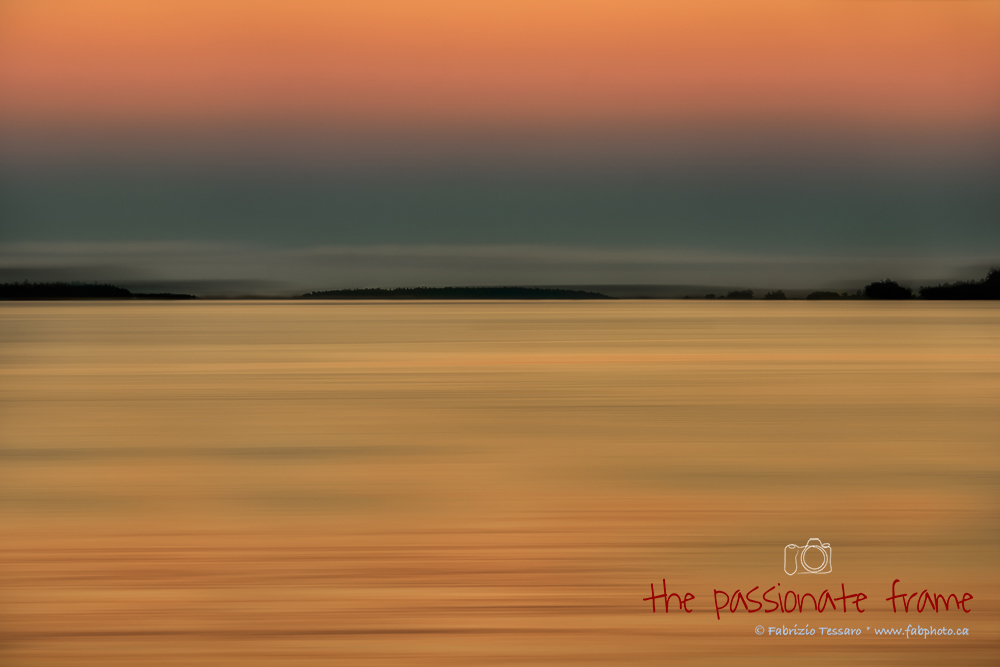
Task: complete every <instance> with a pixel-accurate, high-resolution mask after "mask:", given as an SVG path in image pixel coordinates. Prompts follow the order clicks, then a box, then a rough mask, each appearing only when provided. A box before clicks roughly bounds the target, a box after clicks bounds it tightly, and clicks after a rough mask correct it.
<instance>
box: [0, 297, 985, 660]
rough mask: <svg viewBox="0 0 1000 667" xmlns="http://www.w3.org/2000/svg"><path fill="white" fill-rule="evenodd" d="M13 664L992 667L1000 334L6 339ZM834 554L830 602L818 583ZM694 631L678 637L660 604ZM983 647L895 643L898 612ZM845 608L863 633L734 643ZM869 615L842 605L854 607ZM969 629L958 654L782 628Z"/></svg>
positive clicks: (223, 322) (1, 611)
mask: <svg viewBox="0 0 1000 667" xmlns="http://www.w3.org/2000/svg"><path fill="white" fill-rule="evenodd" d="M0 321H2V328H0V340H2V348H0V354H2V359H0V376H2V380H0V383H2V384H0V391H2V395H0V396H2V405H0V410H2V412H0V418H2V431H0V528H2V541H0V663H2V664H3V665H4V666H5V667H7V666H20V665H24V666H40V665H68V664H73V665H115V664H121V665H139V664H141V665H181V664H183V665H240V666H252V665H330V664H342V665H381V664H393V665H400V664H405V665H500V664H503V665H514V664H517V665H532V664H537V665H543V664H544V665H548V664H551V665H570V664H572V665H620V664H630V665H663V664H671V662H677V663H681V664H704V665H722V664H726V665H731V664H744V665H765V664H766V665H773V664H787V665H793V664H802V663H803V661H808V662H809V663H810V664H829V665H837V664H898V665H903V664H906V665H914V664H919V665H942V664H963V665H978V664H983V665H985V664H996V662H997V660H998V657H1000V636H998V628H1000V623H998V621H1000V614H998V612H1000V606H998V599H1000V572H998V569H997V555H996V554H997V550H998V547H1000V505H998V500H1000V497H998V480H1000V476H998V469H1000V454H998V442H1000V437H998V436H1000V308H998V307H997V306H996V305H993V304H984V303H960V304H949V303H919V302H915V303H875V302H848V303H830V302H826V303H814V302H787V303H763V302H747V303H714V302H703V301H697V302H687V301H670V302H611V303H529V304H519V303H446V304H442V303H408V304H396V303H351V304H334V303H295V302H214V303H213V302H203V303H80V304H71V303H42V304H3V305H2V306H0ZM811 537H819V538H820V539H822V540H823V541H824V542H829V543H830V544H831V545H832V549H833V555H832V563H833V572H832V573H831V574H828V575H806V576H799V575H797V576H795V577H788V576H787V575H785V574H784V573H783V571H782V566H783V549H784V546H785V545H786V544H789V543H796V544H805V541H806V540H807V539H809V538H811ZM664 578H665V579H666V580H667V583H668V586H669V588H670V589H671V590H676V591H679V592H684V591H690V592H692V593H694V594H695V595H696V596H697V597H696V600H695V601H694V602H693V603H692V605H693V606H694V608H695V609H696V611H695V613H692V614H690V615H687V614H681V613H679V612H677V611H676V609H673V610H672V611H671V612H670V613H669V614H663V613H656V614H654V613H652V611H651V608H650V604H649V602H643V601H642V598H643V597H647V596H648V595H649V586H650V583H651V582H656V583H657V585H658V586H659V585H660V581H661V579H664ZM897 578H898V579H900V580H901V584H900V589H902V590H907V591H911V592H916V591H919V590H922V589H924V588H928V589H930V590H931V591H936V592H943V593H948V592H955V593H958V594H959V595H961V594H962V593H963V592H970V593H971V594H972V595H974V597H975V599H974V601H973V602H972V603H971V604H970V607H971V608H972V610H973V611H972V613H970V614H962V613H960V612H948V613H939V614H936V615H935V614H927V613H925V614H922V615H916V614H913V613H911V614H909V615H908V616H904V615H902V614H897V615H896V616H895V617H893V615H892V614H891V613H887V612H886V609H888V608H889V604H888V603H887V602H886V601H885V598H886V597H887V596H888V595H889V586H890V585H891V582H892V580H893V579H897ZM779 583H780V584H781V586H782V590H787V589H789V588H793V589H796V590H799V591H800V592H811V593H819V592H820V591H821V590H822V589H823V588H826V587H837V588H838V589H839V586H840V584H841V583H844V584H845V585H846V587H847V589H848V592H849V593H850V592H858V591H863V592H865V593H866V594H867V595H868V598H869V599H868V601H867V603H866V605H865V606H866V608H867V610H868V611H866V612H865V614H864V615H862V616H858V615H857V614H843V613H838V614H837V615H836V617H835V618H834V617H831V615H830V614H823V615H817V614H815V613H812V614H809V613H804V614H801V615H798V614H796V615H782V614H771V615H769V616H767V617H766V618H765V617H764V614H760V613H758V614H755V615H748V614H746V613H740V614H725V615H723V617H722V619H721V620H717V619H716V616H715V613H714V607H713V605H712V591H713V589H715V588H718V589H720V590H726V591H729V592H732V591H733V590H735V589H737V588H741V589H743V590H744V591H746V590H747V589H749V588H751V587H753V586H760V587H761V590H763V589H765V588H767V587H769V586H774V585H776V584H779ZM838 592H839V590H838ZM918 622H919V623H921V624H923V625H924V626H927V625H931V624H933V625H934V626H946V627H968V628H970V636H969V637H961V638H959V637H950V638H949V637H932V638H929V639H905V638H892V639H886V638H875V637H874V636H872V634H870V633H869V634H865V635H863V636H861V637H849V638H847V637H838V638H829V637H821V636H819V635H817V636H814V637H796V638H794V639H792V638H788V639H781V640H776V639H774V638H767V637H758V636H756V635H755V634H754V631H753V628H754V626H755V625H757V624H758V623H762V624H763V625H765V626H768V625H776V624H777V625H781V624H782V623H785V624H787V625H792V624H795V623H798V624H799V625H800V626H801V625H804V624H806V623H809V624H811V625H812V627H816V626H834V627H856V626H861V627H875V626H883V625H885V626H899V625H902V626H905V625H907V624H908V623H913V624H917V623H918Z"/></svg>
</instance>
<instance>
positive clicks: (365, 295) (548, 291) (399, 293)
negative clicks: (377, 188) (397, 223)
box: [298, 287, 615, 301]
mask: <svg viewBox="0 0 1000 667" xmlns="http://www.w3.org/2000/svg"><path fill="white" fill-rule="evenodd" d="M298 298H299V299H345V300H365V301H367V300H384V301H417V300H438V299H440V300H516V301H534V300H554V299H555V300H575V301H580V300H597V299H615V297H613V296H608V295H606V294H599V293H598V292H587V291H584V290H573V289H558V288H551V287H397V288H395V289H382V288H368V289H343V290H326V291H324V292H310V293H308V294H303V295H302V296H300V297H298Z"/></svg>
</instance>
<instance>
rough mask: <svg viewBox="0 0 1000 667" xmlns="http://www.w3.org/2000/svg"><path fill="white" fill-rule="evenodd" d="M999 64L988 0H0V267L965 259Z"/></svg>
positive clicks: (735, 267)
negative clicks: (672, 0)
mask: <svg viewBox="0 0 1000 667" xmlns="http://www.w3.org/2000/svg"><path fill="white" fill-rule="evenodd" d="M997 63H1000V2H994V1H989V0H983V1H976V0H916V1H905V0H904V1H896V0H871V1H864V0H816V1H813V0H788V1H785V0H757V1H755V2H747V1H746V0H699V1H698V2H688V1H676V2H667V1H664V0H658V1H647V0H614V1H613V2H612V1H609V0H603V1H597V0H533V1H530V2H529V1H526V0H525V1H522V0H421V1H420V2H414V1H413V0H340V1H338V2H329V1H326V2H321V1H319V0H283V1H277V0H239V1H235V0H196V1H195V0H170V1H169V2H167V1H162V2H161V1H157V0H150V1H148V2H141V3H138V2H134V0H5V1H4V2H3V3H2V4H0V280H12V279H13V280H23V279H30V280H40V279H69V280H73V279H76V280H113V281H117V282H120V283H128V284H132V285H140V284H141V285H153V286H170V285H184V286H187V287H189V288H190V289H194V290H201V291H202V292H205V291H208V292H212V291H214V292H216V293H238V292H246V291H248V290H250V291H252V290H256V291H265V292H268V291H269V292H270V293H294V292H295V291H298V290H305V289H324V288H335V287H361V286H397V285H418V284H441V285H444V284H604V283H609V284H625V283H631V284H638V283H642V284H699V285H713V284H718V285H737V286H743V285H745V286H750V287H758V288H781V287H787V288H793V289H806V288H812V287H815V288H821V287H844V288H846V287H847V286H850V285H854V284H856V283H858V282H860V284H864V282H866V281H869V280H874V279H881V278H884V277H887V275H886V274H887V273H892V277H895V278H896V279H899V280H902V281H910V282H911V283H912V284H913V285H914V286H916V285H917V283H923V284H926V283H931V282H934V281H940V280H952V279H957V278H971V277H977V276H980V275H982V274H984V273H985V270H986V269H987V268H988V267H989V266H991V265H1000V188H998V187H997V186H996V184H997V183H1000V66H998V65H997Z"/></svg>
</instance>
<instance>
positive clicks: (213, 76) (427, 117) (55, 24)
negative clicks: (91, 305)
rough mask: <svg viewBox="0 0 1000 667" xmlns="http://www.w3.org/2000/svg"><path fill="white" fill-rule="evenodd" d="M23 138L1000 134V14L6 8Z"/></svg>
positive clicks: (371, 4)
mask: <svg viewBox="0 0 1000 667" xmlns="http://www.w3.org/2000/svg"><path fill="white" fill-rule="evenodd" d="M0 90H2V91H3V93H2V95H0V118H3V119H5V123H7V124H8V126H10V125H11V124H13V126H26V127H27V126H36V127H37V126H45V125H48V124H59V125H66V124H69V125H76V124H80V125H84V126H86V125H88V124H109V123H110V124H115V123H126V124H130V125H137V126H140V127H142V126H146V125H151V126H154V127H155V126H159V125H163V124H165V123H166V124H188V123H195V124H203V123H208V124H216V123H226V122H241V121H252V122H258V121H264V122H279V123H281V122H299V121H308V122H317V121H319V122H330V123H347V124H348V125H358V126H370V125H374V126H385V125H403V126H408V125H411V124H412V125H426V124H430V125H439V124H445V125H447V124H454V123H459V124H466V125H470V126H477V125H496V124H512V125H515V126H517V125H537V126H542V127H545V126H547V125H551V124H554V123H557V124H565V125H573V124H581V125H584V126H587V125H593V124H597V125H605V124H609V125H614V124H620V123H644V124H645V123H652V124H656V123H664V122H671V121H695V122H700V121H706V120H707V121H709V122H711V121H712V120H713V119H715V120H724V121H731V120H733V119H738V120H740V119H742V120H748V121H756V120H761V121H765V122H774V121H784V120H797V121H802V120H806V121H810V122H826V121H833V122H848V123H854V122H863V123H875V124H885V123H891V124H894V125H898V124H902V125H914V126H917V127H920V126H933V127H939V126H945V127H954V126H959V127H979V128H984V127H987V128H993V127H995V126H996V124H997V119H998V118H1000V2H977V1H960V2H951V1H940V2H937V1H917V2H894V1H877V2H874V1H873V2H863V1H855V0H837V1H817V2H812V1H810V0H788V1H785V0H758V1H755V2H749V1H747V0H735V1H730V0H698V1H697V2H666V1H664V0H613V1H611V0H607V1H602V2H597V1H594V0H420V1H419V2H417V1H414V0H352V1H347V0H340V1H339V2H337V1H326V2H323V1H319V0H295V1H294V2H293V1H291V0H170V1H169V2H167V1H163V2H152V1H143V2H137V1H136V0H5V1H4V4H3V5H2V6H0Z"/></svg>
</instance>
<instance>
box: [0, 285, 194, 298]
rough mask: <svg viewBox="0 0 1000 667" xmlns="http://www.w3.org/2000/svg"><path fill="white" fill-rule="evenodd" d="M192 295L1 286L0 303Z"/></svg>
mask: <svg viewBox="0 0 1000 667" xmlns="http://www.w3.org/2000/svg"><path fill="white" fill-rule="evenodd" d="M195 298H197V297H195V296H194V295H192V294H173V293H170V292H156V293H145V292H131V291H129V290H127V289H125V288H124V287H118V286H117V285H108V284H104V283H29V282H27V281H25V282H23V283H3V284H0V301H47V300H52V301H63V300H66V299H157V300H174V299H195Z"/></svg>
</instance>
